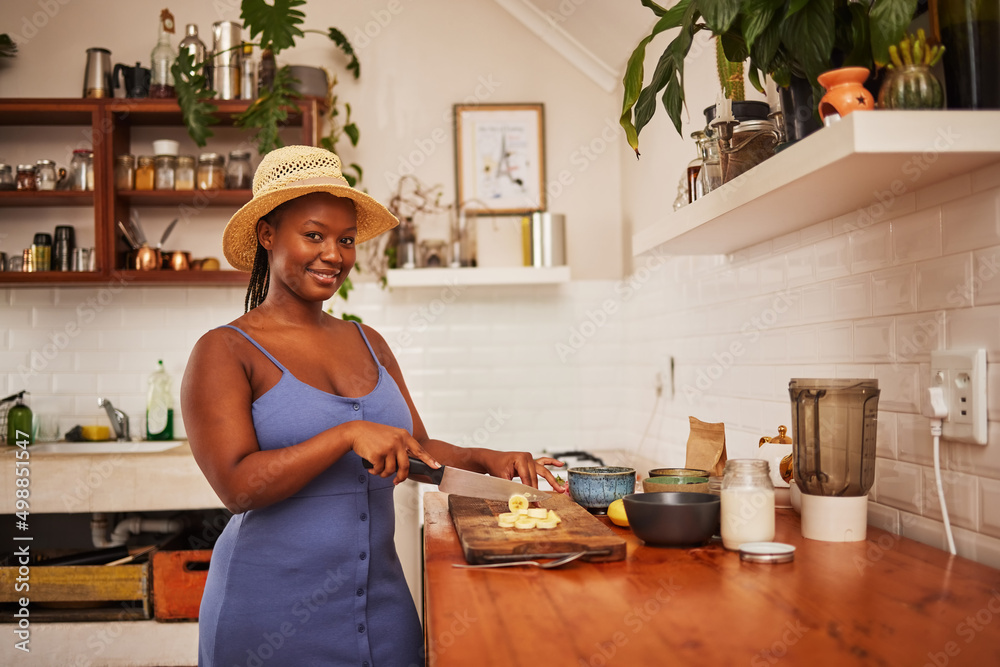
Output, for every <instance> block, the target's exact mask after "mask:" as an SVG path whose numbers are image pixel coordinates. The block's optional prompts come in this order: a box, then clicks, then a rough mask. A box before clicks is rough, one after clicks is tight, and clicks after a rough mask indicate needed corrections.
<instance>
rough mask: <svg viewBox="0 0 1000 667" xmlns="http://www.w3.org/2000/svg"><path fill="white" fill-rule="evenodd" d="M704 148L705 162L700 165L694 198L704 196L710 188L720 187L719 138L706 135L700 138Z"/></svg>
mask: <svg viewBox="0 0 1000 667" xmlns="http://www.w3.org/2000/svg"><path fill="white" fill-rule="evenodd" d="M701 143H702V146H703V147H704V149H705V162H704V163H703V164H702V165H701V171H699V172H698V178H697V180H696V182H695V197H694V198H695V199H699V198H700V197H704V196H705V195H707V194H708V193H709V192H711V191H712V190H717V189H718V188H720V187H722V164H721V163H720V160H719V140H718V139H717V138H716V137H710V136H706V137H705V138H704V139H703V140H702V142H701Z"/></svg>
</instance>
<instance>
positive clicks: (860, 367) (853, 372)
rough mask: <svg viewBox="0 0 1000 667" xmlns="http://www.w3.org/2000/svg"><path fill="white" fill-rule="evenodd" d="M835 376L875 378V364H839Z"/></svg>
mask: <svg viewBox="0 0 1000 667" xmlns="http://www.w3.org/2000/svg"><path fill="white" fill-rule="evenodd" d="M834 377H838V378H846V379H851V378H866V379H874V378H875V365H874V364H837V370H836V373H835V375H834Z"/></svg>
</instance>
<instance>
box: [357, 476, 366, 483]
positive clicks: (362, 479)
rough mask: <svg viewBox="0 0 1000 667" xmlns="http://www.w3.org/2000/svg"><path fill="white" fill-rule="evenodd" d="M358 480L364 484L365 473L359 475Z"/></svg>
mask: <svg viewBox="0 0 1000 667" xmlns="http://www.w3.org/2000/svg"><path fill="white" fill-rule="evenodd" d="M358 481H359V482H361V483H362V484H364V483H365V476H364V475H358Z"/></svg>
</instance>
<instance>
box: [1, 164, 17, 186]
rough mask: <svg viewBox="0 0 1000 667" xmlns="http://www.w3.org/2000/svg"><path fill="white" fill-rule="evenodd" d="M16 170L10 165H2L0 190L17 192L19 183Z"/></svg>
mask: <svg viewBox="0 0 1000 667" xmlns="http://www.w3.org/2000/svg"><path fill="white" fill-rule="evenodd" d="M14 176H15V174H14V170H13V168H12V167H11V166H10V165H9V164H3V163H0V190H16V189H17V181H16V179H15V178H14Z"/></svg>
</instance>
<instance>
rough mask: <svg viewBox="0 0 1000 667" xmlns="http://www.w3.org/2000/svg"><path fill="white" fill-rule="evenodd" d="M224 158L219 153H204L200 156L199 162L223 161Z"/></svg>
mask: <svg viewBox="0 0 1000 667" xmlns="http://www.w3.org/2000/svg"><path fill="white" fill-rule="evenodd" d="M222 159H223V158H222V156H221V155H219V154H218V153H202V154H201V155H199V156H198V162H221V161H222Z"/></svg>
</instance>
